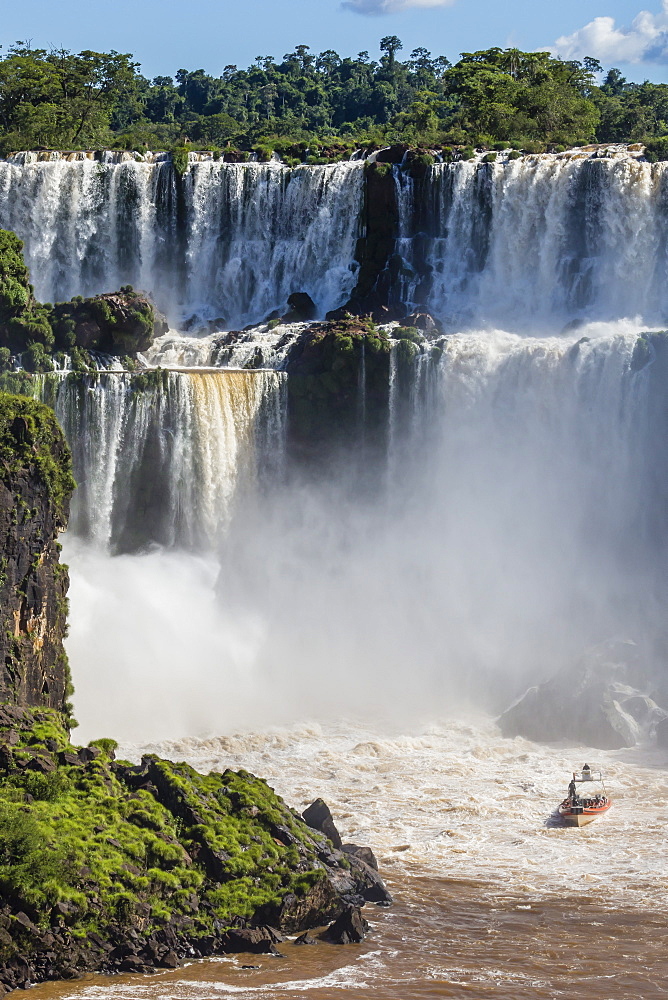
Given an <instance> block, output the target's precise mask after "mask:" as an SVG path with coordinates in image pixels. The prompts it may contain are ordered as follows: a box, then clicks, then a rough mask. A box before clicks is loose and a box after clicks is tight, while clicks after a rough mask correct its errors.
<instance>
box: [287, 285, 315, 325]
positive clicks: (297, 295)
mask: <svg viewBox="0 0 668 1000" xmlns="http://www.w3.org/2000/svg"><path fill="white" fill-rule="evenodd" d="M288 305H289V306H290V309H289V311H288V312H287V313H286V314H285V316H284V317H283V322H284V323H307V322H308V321H309V320H312V319H315V318H316V316H317V315H318V309H317V307H316V304H315V302H314V301H313V299H312V298H311V296H310V295H307V293H306V292H293V293H292V295H291V296H290V297H289V298H288Z"/></svg>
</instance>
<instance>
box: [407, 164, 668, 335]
mask: <svg viewBox="0 0 668 1000" xmlns="http://www.w3.org/2000/svg"><path fill="white" fill-rule="evenodd" d="M395 177H396V189H397V198H398V205H399V214H400V223H399V226H400V238H399V241H398V246H397V251H398V253H399V255H400V256H401V258H402V260H403V264H404V266H403V268H402V271H401V277H400V284H401V288H400V292H399V297H400V298H401V300H402V301H403V302H405V303H407V304H408V305H409V306H411V307H412V306H414V305H418V306H420V307H422V308H427V309H428V310H429V311H430V312H432V313H433V314H434V315H435V316H438V317H439V318H441V319H442V320H443V321H445V322H446V323H447V324H448V326H449V327H450V328H453V329H455V330H456V329H462V328H466V327H473V328H482V327H485V326H487V325H491V326H492V327H502V328H504V329H510V330H522V331H525V332H533V333H535V332H536V331H546V332H559V330H560V329H561V328H562V327H563V326H564V324H567V323H569V322H571V321H574V320H580V321H582V320H584V321H590V320H605V321H614V320H616V319H619V318H621V317H638V318H642V321H643V322H646V323H649V324H654V325H659V326H661V325H665V324H667V323H668V291H667V289H668V282H667V280H666V279H667V277H668V211H667V209H668V170H667V169H666V165H665V164H664V163H657V164H649V163H645V162H643V161H640V160H638V159H637V158H636V157H634V156H631V155H628V154H626V153H624V154H619V155H613V156H609V157H600V158H599V157H595V158H591V157H589V156H587V155H584V154H583V155H571V154H564V155H561V156H548V155H541V156H527V157H523V158H520V159H516V160H507V159H504V160H502V161H500V162H495V163H479V162H476V161H468V162H462V163H455V164H436V165H434V166H432V167H430V168H429V169H428V172H427V174H426V176H425V177H424V178H421V179H419V180H413V179H412V178H411V177H410V176H409V175H408V174H406V173H404V172H403V171H399V170H396V171H395Z"/></svg>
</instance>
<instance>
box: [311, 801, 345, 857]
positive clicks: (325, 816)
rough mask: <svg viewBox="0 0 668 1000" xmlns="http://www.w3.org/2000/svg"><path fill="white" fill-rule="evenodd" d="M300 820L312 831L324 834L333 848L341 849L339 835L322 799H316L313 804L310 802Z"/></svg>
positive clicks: (341, 842) (341, 843) (327, 807)
mask: <svg viewBox="0 0 668 1000" xmlns="http://www.w3.org/2000/svg"><path fill="white" fill-rule="evenodd" d="M302 818H303V820H304V822H305V823H307V824H308V825H309V826H310V827H311V828H312V829H313V830H319V831H320V833H324V835H325V836H326V837H327V839H328V840H330V841H331V842H332V844H333V845H334V847H337V848H341V847H342V845H343V841H342V840H341V834H340V833H339V831H338V830H337V829H336V826H335V825H334V820H333V818H332V814H331V812H330V811H329V806H328V805H327V803H326V802H325V801H324V799H316V800H315V802H312V803H311V805H310V806H309V807H308V808H307V809H305V810H304V812H303V813H302Z"/></svg>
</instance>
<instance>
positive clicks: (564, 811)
mask: <svg viewBox="0 0 668 1000" xmlns="http://www.w3.org/2000/svg"><path fill="white" fill-rule="evenodd" d="M611 805H612V802H611V801H610V799H608V801H607V802H604V803H603V805H600V806H573V805H571V803H570V802H569V801H568V799H564V801H563V802H562V803H561V805H560V806H559V815H560V816H561V818H562V819H563V820H564V822H565V823H568V824H569V826H586V825H587V823H592V822H593V821H594V820H595V819H598V817H599V816H602V815H603V814H604V813H606V812H607V811H608V809H609V808H610V806H611Z"/></svg>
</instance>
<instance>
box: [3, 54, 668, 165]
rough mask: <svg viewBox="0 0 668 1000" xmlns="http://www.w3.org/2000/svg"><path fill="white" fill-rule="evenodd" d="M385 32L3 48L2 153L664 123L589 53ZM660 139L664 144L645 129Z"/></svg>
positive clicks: (294, 144) (640, 90) (448, 138)
mask: <svg viewBox="0 0 668 1000" xmlns="http://www.w3.org/2000/svg"><path fill="white" fill-rule="evenodd" d="M402 50H403V45H402V42H401V40H400V39H399V38H397V37H396V36H395V35H389V36H386V37H385V38H383V39H382V40H381V42H380V52H381V55H380V58H379V59H378V60H374V59H372V58H371V57H370V55H369V53H368V52H359V53H358V54H357V55H356V56H355V57H349V56H346V57H342V56H340V55H338V53H336V52H334V51H333V50H331V49H328V50H326V51H325V52H320V53H319V54H315V53H312V52H311V50H310V49H309V47H308V46H307V45H297V46H296V48H295V50H294V52H288V53H286V54H285V55H284V56H283V58H282V59H281V60H278V61H276V60H274V58H273V57H272V56H258V57H257V58H256V60H255V62H254V63H253V65H252V66H250V67H248V68H247V69H239V68H238V67H237V66H234V65H228V66H225V67H224V69H223V71H222V73H221V75H220V76H211V75H210V74H208V73H205V72H204V70H202V69H196V70H186V69H179V70H178V71H177V73H176V75H175V76H174V77H171V76H158V77H155V78H154V79H152V80H149V79H147V78H146V77H145V76H143V75H142V74H141V72H140V66H139V63H137V62H136V61H135V60H134V59H133V57H132V55H130V54H129V53H119V52H113V51H112V52H92V51H89V50H85V51H83V52H79V53H76V54H75V53H73V52H69V51H67V50H64V49H51V50H46V49H33V48H31V46H30V44H29V43H26V42H16V43H15V44H14V45H12V46H11V47H10V48H9V49H8V51H7V52H6V54H5V55H4V56H2V57H1V58H0V155H7V154H8V153H9V152H11V151H16V150H21V149H61V150H77V149H101V148H110V149H133V150H137V151H139V152H142V151H145V150H147V149H152V150H157V149H178V148H181V149H183V148H187V147H190V148H199V149H213V150H214V151H215V150H224V149H236V150H252V149H256V150H257V149H259V151H260V152H262V151H264V152H265V153H267V152H270V151H271V150H272V149H276V150H278V151H279V152H280V151H282V152H283V153H285V152H286V151H287V152H289V153H290V154H292V155H294V156H295V157H296V159H297V160H299V159H301V158H302V155H301V154H302V153H303V152H304V151H308V152H309V153H311V154H313V155H314V156H315V157H316V159H317V157H318V155H319V154H322V153H325V155H326V156H329V158H331V157H332V152H335V153H336V152H338V154H339V155H341V156H344V155H347V151H349V150H350V149H352V148H354V147H355V146H362V145H365V144H374V143H375V144H379V143H382V144H390V143H400V142H403V143H408V144H410V145H414V146H415V145H418V146H425V147H430V146H436V145H439V144H448V143H449V144H458V145H464V146H481V145H482V146H492V145H493V144H495V143H497V144H506V145H508V146H512V147H514V148H518V149H525V150H529V151H531V150H532V149H535V150H538V149H542V148H546V147H549V146H555V145H556V146H559V145H562V146H567V145H572V144H573V143H575V142H578V141H579V142H587V141H591V140H598V141H601V142H611V141H626V142H629V141H630V142H634V141H648V140H657V139H660V138H661V137H664V136H665V135H666V133H668V85H666V84H653V83H649V82H645V83H642V84H637V83H630V82H628V81H627V80H626V79H624V77H623V76H622V74H621V72H620V71H619V70H618V69H615V68H612V69H609V70H607V71H606V70H604V69H603V67H602V66H601V65H600V63H599V62H598V61H597V60H595V59H589V58H586V59H584V60H583V61H582V62H580V61H575V60H561V59H558V58H554V57H553V56H551V55H550V54H549V53H547V52H522V51H520V50H519V49H512V48H511V49H501V48H491V49H486V50H484V51H480V52H464V53H462V55H461V58H460V59H459V61H458V62H457V63H455V64H454V65H452V64H451V63H450V62H449V61H448V59H446V58H445V56H433V55H432V54H431V52H429V51H428V50H427V49H426V48H417V49H414V50H413V51H412V52H411V53H410V54H409V55H408V56H407V57H406V58H405V59H402V58H401V55H402V54H403V51H402ZM655 145H656V146H657V149H659V150H661V149H662V145H668V139H666V142H665V143H664V144H662V143H661V142H659V143H658V144H657V143H656V142H655Z"/></svg>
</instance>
